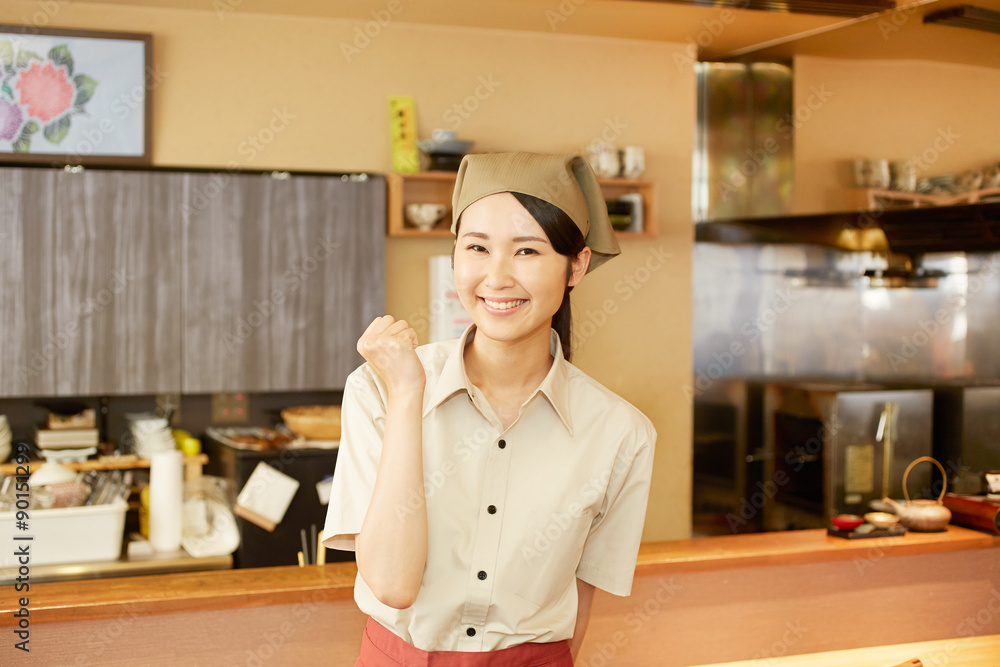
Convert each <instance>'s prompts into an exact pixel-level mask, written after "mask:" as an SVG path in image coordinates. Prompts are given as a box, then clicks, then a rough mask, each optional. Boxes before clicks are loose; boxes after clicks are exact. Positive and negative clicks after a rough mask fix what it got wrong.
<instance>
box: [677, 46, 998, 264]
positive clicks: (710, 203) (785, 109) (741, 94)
mask: <svg viewBox="0 0 1000 667" xmlns="http://www.w3.org/2000/svg"><path fill="white" fill-rule="evenodd" d="M696 73H697V85H698V126H697V135H696V139H695V155H694V161H693V178H692V217H693V218H694V220H695V223H696V227H695V230H696V231H695V240H696V241H702V242H712V243H726V244H747V243H793V244H794V243H797V244H802V243H806V244H813V245H820V246H825V247H829V248H836V249H839V250H848V251H871V252H887V253H892V254H897V255H906V256H911V257H912V256H915V255H921V254H925V253H933V252H987V253H989V252H996V251H1000V203H982V202H980V203H977V204H969V205H961V206H940V207H922V208H899V209H890V208H886V209H882V210H877V211H843V212H832V213H824V214H813V215H788V212H789V211H791V210H792V202H793V191H794V168H793V146H794V124H793V123H792V122H790V119H792V118H793V116H792V106H793V94H792V85H793V76H792V69H791V67H790V66H788V65H786V64H783V63H749V64H746V63H698V64H697V69H696Z"/></svg>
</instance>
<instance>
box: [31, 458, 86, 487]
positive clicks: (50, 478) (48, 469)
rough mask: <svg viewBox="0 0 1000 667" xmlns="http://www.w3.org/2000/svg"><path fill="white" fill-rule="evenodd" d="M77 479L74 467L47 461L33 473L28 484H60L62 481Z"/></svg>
mask: <svg viewBox="0 0 1000 667" xmlns="http://www.w3.org/2000/svg"><path fill="white" fill-rule="evenodd" d="M75 479H76V472H75V471H74V470H73V469H72V468H67V467H66V466H64V465H63V464H61V463H56V462H54V461H46V462H45V463H43V464H42V466H41V467H40V468H39V469H38V470H36V471H35V472H33V473H31V477H29V478H28V484H29V485H31V486H46V485H48V484H60V483H62V482H72V481H73V480H75Z"/></svg>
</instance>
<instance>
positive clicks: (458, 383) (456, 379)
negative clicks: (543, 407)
mask: <svg viewBox="0 0 1000 667" xmlns="http://www.w3.org/2000/svg"><path fill="white" fill-rule="evenodd" d="M475 327H476V325H475V324H470V325H469V327H468V328H467V329H466V330H465V332H464V333H463V334H462V336H461V338H459V339H458V345H457V346H456V347H455V349H454V350H453V351H452V353H451V354H450V355H449V356H448V358H447V359H446V360H445V363H444V366H442V368H441V375H440V376H439V377H438V381H437V382H436V383H435V385H434V389H433V390H432V391H431V394H430V396H429V397H428V400H427V403H426V404H425V406H424V417H426V416H427V415H428V414H429V413H430V411H431V410H433V409H434V408H436V407H437V406H439V405H441V404H442V403H444V402H445V401H446V400H447V399H449V398H451V397H452V396H454V395H455V394H456V393H459V392H465V393H466V394H467V395H471V393H472V383H471V382H469V376H468V375H466V373H465V356H464V352H465V346H466V344H468V342H469V340H470V338H471V337H472V335H473V332H474V331H475ZM549 352H550V354H551V355H552V367H551V368H549V372H548V373H547V374H546V375H545V378H544V379H543V380H542V383H541V384H540V385H538V389H536V390H535V392H534V393H533V394H532V395H531V397H530V398H529V399H528V401H531V399H532V398H534V397H535V394H537V393H539V392H540V393H541V394H542V395H543V396H545V398H546V399H547V400H548V401H549V404H550V405H551V406H552V409H553V410H555V411H556V414H557V415H559V419H560V421H562V423H563V425H564V426H565V427H566V430H567V431H569V433H570V435H572V434H573V426H572V423H571V422H570V417H569V415H570V411H569V373H568V369H567V366H568V365H569V363H568V362H567V361H566V359H565V358H563V353H562V343H561V341H560V340H559V334H557V333H556V331H555V329H552V330H551V331H550V338H549Z"/></svg>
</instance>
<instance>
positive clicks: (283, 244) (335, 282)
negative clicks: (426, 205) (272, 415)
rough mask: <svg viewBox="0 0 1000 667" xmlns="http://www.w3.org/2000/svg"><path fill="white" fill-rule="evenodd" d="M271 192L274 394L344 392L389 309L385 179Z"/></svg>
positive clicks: (309, 183)
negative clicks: (364, 339) (368, 332)
mask: <svg viewBox="0 0 1000 667" xmlns="http://www.w3.org/2000/svg"><path fill="white" fill-rule="evenodd" d="M265 192H266V201H265V206H264V208H263V213H264V216H265V219H264V222H263V227H264V228H265V229H266V230H267V238H268V239H269V244H268V245H269V248H268V262H267V263H268V266H269V267H270V274H271V280H270V285H269V287H270V290H271V291H270V294H269V298H270V300H271V301H272V302H273V303H274V316H273V317H271V318H270V319H269V320H268V326H269V328H270V332H269V334H270V335H269V336H268V338H267V340H268V344H269V345H270V354H269V363H270V367H269V377H270V389H272V390H273V391H292V390H307V389H341V388H343V386H344V382H345V380H346V379H347V376H348V374H350V372H351V371H352V370H354V369H355V368H356V367H357V366H358V365H359V364H360V363H361V362H363V361H364V360H363V359H362V358H361V356H360V355H359V354H358V352H357V341H358V338H359V337H360V336H361V334H362V333H363V332H364V330H365V329H366V328H367V327H368V324H369V323H370V322H371V321H372V320H373V319H374V318H375V317H377V316H379V315H381V314H382V312H383V310H384V308H385V249H384V244H385V215H386V211H385V180H384V178H382V177H377V178H368V179H367V180H365V181H350V180H347V181H344V180H342V179H340V178H335V177H334V178H331V177H316V176H296V177H292V178H290V179H288V180H284V181H272V183H271V187H270V188H266V189H265Z"/></svg>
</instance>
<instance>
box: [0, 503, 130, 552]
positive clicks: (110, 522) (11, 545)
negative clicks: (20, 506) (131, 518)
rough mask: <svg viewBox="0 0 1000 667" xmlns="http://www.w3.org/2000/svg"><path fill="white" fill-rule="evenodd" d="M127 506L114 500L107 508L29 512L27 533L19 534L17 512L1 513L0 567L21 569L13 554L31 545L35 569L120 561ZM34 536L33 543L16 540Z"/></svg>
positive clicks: (93, 506) (69, 508)
mask: <svg viewBox="0 0 1000 667" xmlns="http://www.w3.org/2000/svg"><path fill="white" fill-rule="evenodd" d="M127 510H128V503H127V502H125V501H124V500H122V499H121V498H115V500H114V501H113V502H110V503H108V504H106V505H90V506H81V507H60V508H56V509H50V510H28V514H29V518H28V530H18V529H17V526H16V521H17V517H16V513H15V512H0V544H2V545H3V546H4V548H3V550H2V551H0V553H2V554H3V556H2V558H0V566H2V567H4V568H9V567H17V566H19V565H20V563H19V562H18V557H17V556H16V555H14V552H15V551H16V550H17V548H18V547H20V546H22V545H28V547H29V558H30V562H29V563H28V566H29V567H30V566H32V565H50V564H54V563H85V562H91V561H102V560H118V559H119V558H120V557H121V552H122V539H123V538H124V535H125V512H126V511H127ZM29 535H30V536H32V537H33V539H32V540H15V539H14V538H15V537H27V536H29Z"/></svg>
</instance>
